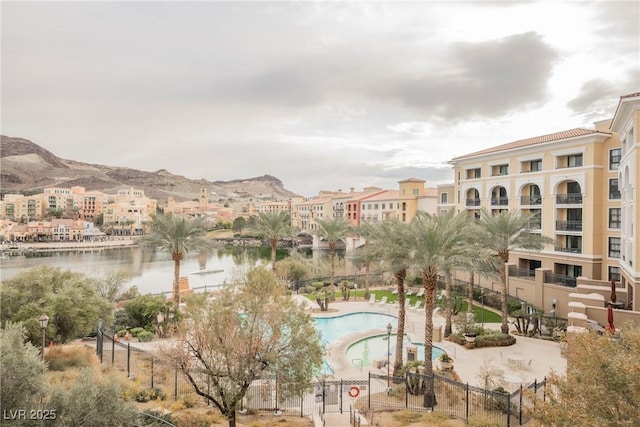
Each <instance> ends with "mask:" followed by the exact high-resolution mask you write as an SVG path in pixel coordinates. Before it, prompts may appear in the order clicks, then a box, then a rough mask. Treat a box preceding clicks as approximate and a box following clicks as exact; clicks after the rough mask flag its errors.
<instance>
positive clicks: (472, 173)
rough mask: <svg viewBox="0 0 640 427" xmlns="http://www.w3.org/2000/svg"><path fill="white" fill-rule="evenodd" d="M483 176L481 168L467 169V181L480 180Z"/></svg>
mask: <svg viewBox="0 0 640 427" xmlns="http://www.w3.org/2000/svg"><path fill="white" fill-rule="evenodd" d="M481 176H482V174H481V171H480V168H475V169H467V179H474V178H480V177H481Z"/></svg>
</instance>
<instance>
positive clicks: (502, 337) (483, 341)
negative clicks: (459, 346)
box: [475, 332, 516, 347]
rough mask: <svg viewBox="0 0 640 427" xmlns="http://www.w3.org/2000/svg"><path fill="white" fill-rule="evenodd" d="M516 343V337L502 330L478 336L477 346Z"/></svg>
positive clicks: (499, 345) (497, 345) (500, 345)
mask: <svg viewBox="0 0 640 427" xmlns="http://www.w3.org/2000/svg"><path fill="white" fill-rule="evenodd" d="M515 343H516V338H515V337H513V336H511V335H509V334H503V333H502V332H496V333H490V334H484V335H480V336H478V337H477V338H476V343H475V345H476V347H505V346H509V345H513V344H515Z"/></svg>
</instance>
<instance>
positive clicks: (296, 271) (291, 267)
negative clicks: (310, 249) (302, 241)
mask: <svg viewBox="0 0 640 427" xmlns="http://www.w3.org/2000/svg"><path fill="white" fill-rule="evenodd" d="M275 272H276V275H277V276H278V277H279V278H281V279H282V280H284V281H286V282H297V281H298V280H302V279H304V278H306V277H307V276H309V269H308V268H307V265H306V264H305V263H304V262H303V261H301V260H300V259H297V258H294V257H289V258H286V259H283V260H282V261H278V262H276V270H275Z"/></svg>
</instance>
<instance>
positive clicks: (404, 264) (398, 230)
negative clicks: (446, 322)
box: [369, 219, 410, 376]
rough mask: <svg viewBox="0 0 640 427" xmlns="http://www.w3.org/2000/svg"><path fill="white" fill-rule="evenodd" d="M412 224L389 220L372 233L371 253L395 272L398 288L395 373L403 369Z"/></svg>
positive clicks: (385, 267) (386, 267) (389, 269)
mask: <svg viewBox="0 0 640 427" xmlns="http://www.w3.org/2000/svg"><path fill="white" fill-rule="evenodd" d="M409 233H410V229H409V225H408V224H407V223H404V222H400V221H399V220H397V219H388V220H385V221H384V222H382V223H380V224H378V226H377V227H375V228H374V230H373V232H372V233H371V237H372V241H371V244H370V250H369V252H370V253H371V254H372V255H373V257H374V258H378V259H380V260H381V261H382V268H383V269H384V270H386V271H390V272H392V273H393V277H395V279H396V288H397V291H398V332H397V335H396V355H395V361H394V364H393V375H394V376H396V375H398V372H399V371H400V369H402V348H403V346H404V325H405V319H406V305H405V301H406V295H405V287H404V280H405V278H406V277H407V270H408V269H409V267H410V262H409V252H410V247H409V242H410V235H409Z"/></svg>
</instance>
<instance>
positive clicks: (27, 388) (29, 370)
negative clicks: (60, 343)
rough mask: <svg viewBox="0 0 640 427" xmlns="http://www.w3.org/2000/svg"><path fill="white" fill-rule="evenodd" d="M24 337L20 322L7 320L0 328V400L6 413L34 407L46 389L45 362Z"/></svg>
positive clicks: (24, 333)
mask: <svg viewBox="0 0 640 427" xmlns="http://www.w3.org/2000/svg"><path fill="white" fill-rule="evenodd" d="M25 337H26V331H25V329H24V327H23V326H22V325H21V324H20V323H12V322H7V323H6V324H5V325H4V327H3V328H2V329H1V330H0V343H2V344H1V346H0V383H1V384H2V387H0V402H2V409H3V410H5V411H6V412H7V413H8V412H9V411H17V410H20V409H24V410H26V411H29V410H30V409H37V408H38V402H39V400H40V399H41V398H42V397H43V396H44V394H45V392H46V382H45V380H44V375H43V371H44V369H45V364H44V362H43V361H42V358H41V357H40V354H39V353H40V352H39V351H38V349H37V348H35V347H34V346H33V345H32V344H31V343H29V342H25Z"/></svg>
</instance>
